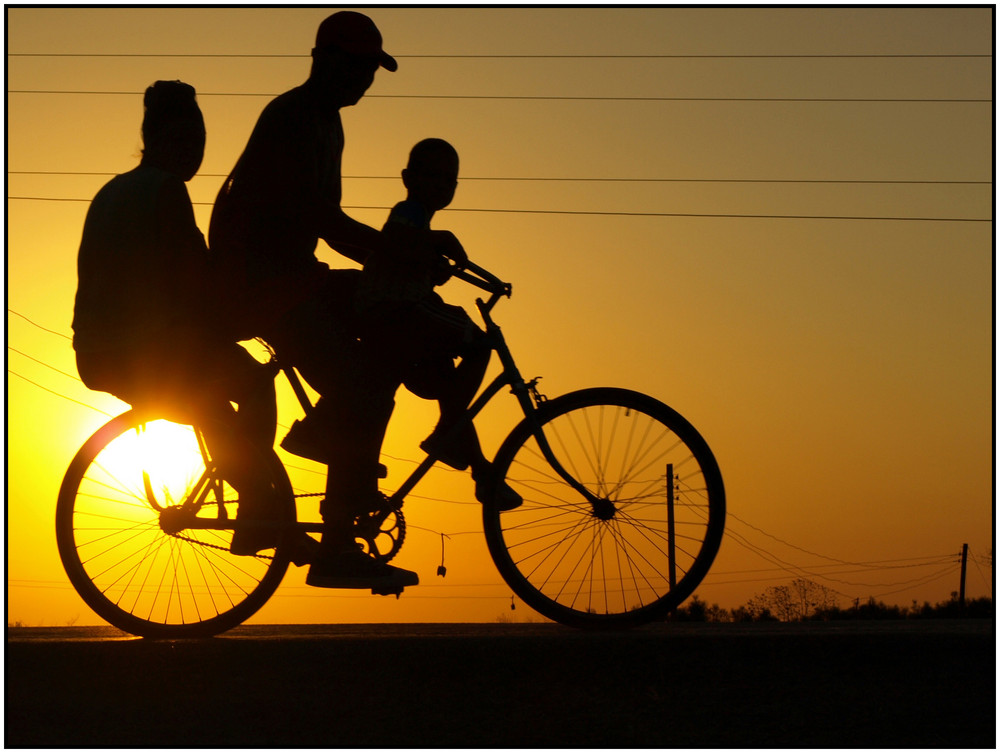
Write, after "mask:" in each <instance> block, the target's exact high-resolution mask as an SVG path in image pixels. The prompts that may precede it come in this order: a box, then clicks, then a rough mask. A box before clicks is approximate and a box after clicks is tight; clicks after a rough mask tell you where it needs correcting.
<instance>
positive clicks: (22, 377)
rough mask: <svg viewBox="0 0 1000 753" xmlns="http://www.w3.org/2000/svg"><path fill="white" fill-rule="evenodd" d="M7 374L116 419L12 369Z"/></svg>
mask: <svg viewBox="0 0 1000 753" xmlns="http://www.w3.org/2000/svg"><path fill="white" fill-rule="evenodd" d="M7 373H8V374H12V375H13V376H16V377H18V378H19V379H23V380H24V381H26V382H27V383H28V384H32V385H34V386H35V387H38V388H39V389H41V390H45V391H46V392H50V393H52V394H53V395H55V396H56V397H61V398H62V399H63V400H69V401H70V402H71V403H76V404H77V405H82V406H83V407H84V408H90V410H94V411H97V412H98V413H103V414H104V415H105V416H107V417H108V418H114V416H112V415H111V414H110V413H108V412H107V411H103V410H101V409H100V408H95V407H94V406H93V405H88V404H87V403H83V402H80V401H79V400H76V399H74V398H72V397H70V396H69V395H64V394H62V393H61V392H56V391H55V390H50V389H49V388H48V387H43V386H42V385H40V384H39V383H38V382H33V381H31V380H30V379H28V377H26V376H22V375H21V374H18V373H17V372H16V371H13V370H11V369H7Z"/></svg>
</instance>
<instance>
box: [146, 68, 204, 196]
mask: <svg viewBox="0 0 1000 753" xmlns="http://www.w3.org/2000/svg"><path fill="white" fill-rule="evenodd" d="M143 108H144V114H143V118H142V141H143V145H144V148H143V150H142V161H143V162H144V163H146V164H152V165H155V166H156V167H159V168H161V169H163V170H166V171H167V172H171V173H173V174H175V175H177V176H179V177H180V178H182V179H183V180H190V179H191V178H192V177H194V174H195V173H196V172H198V168H199V167H201V161H202V159H203V158H204V156H205V119H204V117H203V116H202V114H201V109H199V107H198V103H197V102H196V101H195V90H194V87H193V86H190V85H189V84H185V83H183V82H181V81H157V82H156V83H154V84H153V85H152V86H150V87H149V88H148V89H146V94H145V96H144V97H143Z"/></svg>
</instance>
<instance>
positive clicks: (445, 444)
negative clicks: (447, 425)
mask: <svg viewBox="0 0 1000 753" xmlns="http://www.w3.org/2000/svg"><path fill="white" fill-rule="evenodd" d="M447 434H448V430H441V429H440V427H438V428H435V429H434V431H432V432H431V435H430V436H429V437H427V439H425V440H424V441H423V442H421V443H420V449H421V450H423V451H424V452H426V453H427V454H428V455H433V456H434V458H435V460H438V461H439V462H441V463H444V464H445V465H447V466H450V467H451V468H454V469H455V470H456V471H464V470H465V469H466V468H468V467H469V457H468V455H469V452H468V450H467V449H466V448H465V446H464V444H463V443H462V442H461V440H460V439H452V440H451V441H447V440H446V439H445V437H446V436H447Z"/></svg>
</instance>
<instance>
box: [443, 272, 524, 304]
mask: <svg viewBox="0 0 1000 753" xmlns="http://www.w3.org/2000/svg"><path fill="white" fill-rule="evenodd" d="M451 276H452V277H457V278H458V279H459V280H462V281H463V282H467V283H469V284H470V285H474V286H475V287H477V288H479V289H480V290H485V291H486V292H487V293H490V294H491V295H492V296H493V300H492V301H491V304H492V303H494V302H495V299H497V298H499V297H501V296H506V297H507V298H510V294H511V291H512V288H513V286H512V285H511V284H510V283H509V282H504V281H503V280H501V279H500V278H499V277H497V276H496V275H494V274H492V273H490V272H487V271H486V270H485V269H483V268H482V267H480V266H479V265H477V264H473V263H472V262H466V263H465V264H464V265H462V266H461V267H458V266H453V267H452V269H451Z"/></svg>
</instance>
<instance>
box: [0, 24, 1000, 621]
mask: <svg viewBox="0 0 1000 753" xmlns="http://www.w3.org/2000/svg"><path fill="white" fill-rule="evenodd" d="M368 12H369V14H370V15H371V16H372V17H373V19H374V20H375V21H376V23H377V24H378V25H379V27H380V28H381V30H382V32H383V36H384V38H385V46H386V49H387V50H388V51H389V52H390V53H391V54H393V55H395V56H396V57H397V58H398V60H399V63H400V69H399V71H398V72H397V73H395V74H389V73H386V72H384V71H383V72H380V73H379V75H378V77H377V78H376V81H375V84H374V86H373V88H372V89H371V91H370V96H369V97H368V98H366V99H365V100H363V101H362V102H361V103H360V104H359V105H358V106H357V107H355V108H351V109H350V110H347V111H345V112H344V124H345V130H346V134H347V147H346V151H345V155H344V174H345V176H351V177H349V178H347V179H346V180H345V206H348V207H352V208H351V209H349V210H348V211H349V212H350V213H351V214H352V215H353V216H355V217H356V218H358V219H360V220H362V221H364V222H367V223H369V224H372V225H376V226H380V225H381V223H382V222H383V221H384V218H385V215H386V213H387V210H388V207H390V206H391V205H392V204H393V203H394V202H396V201H398V200H399V199H400V198H402V195H403V192H402V185H401V183H400V181H399V179H398V174H399V170H400V169H401V168H402V167H403V165H404V163H405V160H406V155H407V152H408V150H409V148H410V146H412V144H413V143H415V142H416V141H417V140H419V139H421V138H424V137H427V136H439V137H443V138H446V139H448V140H449V141H451V142H452V143H453V144H455V146H456V147H457V148H458V150H459V152H460V154H461V160H462V174H461V176H460V184H459V189H458V193H457V196H456V200H455V202H454V204H453V205H452V208H451V209H450V210H446V211H443V212H441V213H440V214H439V215H437V216H436V217H435V226H436V227H438V228H442V229H444V228H447V229H450V230H452V231H454V232H455V233H456V234H457V235H458V237H459V238H460V239H461V240H462V241H463V243H464V245H465V247H466V249H467V250H468V251H469V253H470V255H471V256H472V258H473V259H475V260H477V261H479V262H480V263H481V264H483V265H484V266H486V267H488V268H491V269H494V270H495V271H496V272H497V273H499V274H500V275H502V276H503V277H505V278H506V279H509V280H511V281H512V282H513V283H514V291H515V294H514V297H513V299H512V300H511V301H509V302H508V301H505V302H503V303H502V304H501V305H500V307H499V308H498V309H497V317H498V321H499V322H500V324H501V325H502V326H503V328H504V332H505V334H506V335H507V338H508V341H509V343H510V344H511V346H512V348H513V350H514V353H515V355H516V356H517V358H518V361H519V364H520V365H521V368H522V370H523V371H524V373H525V375H526V376H529V377H530V376H535V375H536V374H540V375H543V376H544V380H543V382H542V388H543V390H544V391H545V392H546V393H548V394H549V395H550V396H555V395H557V394H560V393H563V392H567V391H569V390H572V389H576V388H580V387H589V386H605V385H607V386H623V387H630V388H633V389H637V390H640V391H644V392H648V393H650V394H652V395H654V396H656V397H658V398H660V399H661V400H663V401H664V402H666V403H668V404H670V405H671V406H672V407H674V408H675V409H677V410H678V411H680V412H681V413H682V414H684V415H685V416H686V417H687V418H688V419H689V420H690V421H691V422H692V423H694V424H695V426H697V427H698V428H699V430H700V431H701V432H702V434H703V435H704V436H705V438H706V439H707V440H708V442H709V444H710V445H711V446H712V447H713V449H714V451H715V453H716V455H717V457H718V460H719V463H720V465H721V467H722V472H723V476H724V478H725V482H726V490H727V496H728V500H729V507H730V512H731V515H730V517H729V519H728V523H727V529H728V535H727V536H726V538H725V540H724V542H723V545H722V550H721V552H720V555H719V557H718V558H717V560H716V562H715V565H714V567H713V569H712V572H711V573H710V574H709V576H708V578H707V579H706V581H705V583H704V584H703V586H702V587H701V588H700V589H699V591H698V594H699V596H701V598H703V599H704V600H705V601H708V602H710V603H712V602H715V603H719V604H720V605H722V606H725V607H735V606H739V605H740V604H742V603H744V602H745V601H746V600H747V599H748V598H750V597H751V596H753V595H754V594H755V593H759V592H761V591H763V590H764V589H765V588H767V587H768V586H771V585H779V584H782V583H786V582H788V581H789V580H791V579H793V578H795V577H808V578H810V579H813V580H816V581H817V582H819V583H821V584H823V585H825V586H827V587H829V588H833V589H835V590H836V591H837V592H838V593H839V594H840V595H841V597H842V604H844V605H846V604H847V603H848V601H849V600H853V599H855V598H861V599H867V598H868V597H869V596H874V597H876V598H877V599H881V600H884V601H886V602H888V603H898V604H904V605H905V604H909V603H910V601H911V600H913V599H916V600H918V601H924V600H929V601H931V602H936V601H940V600H944V599H946V598H948V595H949V593H950V592H952V591H954V590H957V588H958V582H959V580H958V579H959V573H958V553H959V551H960V550H961V547H962V544H963V543H968V544H969V545H970V548H971V552H972V562H971V563H970V566H969V575H968V589H969V595H971V596H976V595H988V594H990V593H991V591H992V569H991V564H990V562H989V559H988V558H989V557H990V556H991V554H992V538H993V514H992V507H993V505H992V500H993V469H992V463H993V448H992V441H993V373H992V369H993V352H992V349H993V330H992V327H993V300H992V296H993V237H992V234H993V226H992V222H990V221H988V220H990V219H991V218H992V185H991V182H990V181H991V178H992V168H993V164H992V147H993V123H992V114H993V104H992V94H993V92H992V81H991V73H992V70H993V61H992V59H991V58H990V57H988V56H989V55H990V53H991V50H992V44H993V42H992V33H993V21H994V19H993V12H992V9H991V8H978V9H977V8H972V9H969V8H965V9H961V8H958V9H947V8H945V9H942V8H921V7H916V8H888V9H872V8H869V9H852V8H828V9H813V8H784V9H783V8H774V9H761V8H711V7H706V8H696V9H676V8H642V9H624V10H623V9H615V8H601V9H595V8H578V9H559V8H553V9H532V8H523V9H509V8H501V9H483V8H465V9H448V8H444V9H421V8H374V9H371V10H369V11H368ZM326 14H327V11H326V10H324V9H322V8H309V7H306V8H294V9H274V8H242V9H230V8H216V9H205V8H185V9H176V8H174V9H144V8H143V9H119V8H98V9H93V8H19V7H8V8H7V9H6V21H7V52H8V58H7V74H8V90H9V93H8V98H7V103H8V110H7V170H8V182H7V193H8V201H7V241H8V245H7V249H8V251H7V280H8V284H7V306H8V317H7V346H8V350H7V364H8V379H7V422H8V423H7V440H8V442H7V469H8V473H7V501H8V505H7V525H8V528H7V531H8V536H7V577H8V620H10V621H13V620H20V621H21V622H23V623H25V624H47V625H53V624H55V625H59V624H65V623H67V622H71V621H74V620H75V621H77V624H92V623H94V622H95V621H96V618H95V617H94V616H92V615H91V613H90V612H89V610H88V609H87V607H85V606H84V605H83V603H82V602H81V601H80V600H79V599H78V598H77V597H76V595H75V594H74V592H73V591H72V589H71V587H70V586H69V584H68V582H67V580H66V578H65V576H64V574H63V572H62V568H61V565H60V563H59V559H58V554H57V552H56V547H55V540H54V533H53V530H54V508H55V499H56V493H57V490H58V485H59V482H60V480H61V477H62V474H63V473H64V472H65V469H66V466H67V465H68V463H69V461H70V459H71V458H72V456H73V453H74V452H75V450H76V448H77V447H78V446H79V445H80V444H81V443H82V441H83V440H84V439H85V438H86V437H87V436H88V435H89V434H90V433H92V432H93V431H94V430H95V429H96V428H97V427H98V426H99V425H100V424H101V423H102V422H103V421H104V420H105V416H104V415H102V413H101V411H103V412H106V413H109V414H114V413H117V412H118V411H120V410H121V409H122V408H123V405H122V404H121V403H120V402H118V401H117V400H115V399H114V398H111V397H110V396H106V395H100V394H96V393H91V392H89V391H88V390H87V389H86V388H85V387H84V386H83V385H82V384H81V383H80V382H79V381H78V380H77V379H76V378H75V366H74V361H73V353H72V348H71V346H70V343H69V340H68V339H67V336H68V335H69V334H70V328H69V325H70V320H71V318H72V302H73V293H74V290H75V283H76V280H75V255H76V250H77V247H78V244H79V238H80V231H81V228H82V225H83V218H84V216H85V213H86V210H87V201H89V199H90V198H91V197H92V196H93V195H94V193H95V192H96V191H97V190H98V188H99V187H100V186H101V185H102V184H103V183H104V182H105V181H106V180H107V179H108V177H109V175H100V174H94V173H109V174H111V173H116V172H123V171H126V170H128V169H130V168H131V167H133V166H134V165H135V164H136V162H137V158H138V153H139V149H140V147H141V144H140V140H139V123H140V118H141V92H142V91H143V89H144V88H145V87H146V86H147V85H148V84H150V83H151V82H152V81H154V80H156V79H182V80H185V81H187V82H189V83H191V84H192V85H194V86H195V87H196V89H197V90H198V92H199V100H200V103H201V106H202V109H203V111H204V113H205V118H206V125H207V128H208V147H207V150H206V157H205V161H204V163H203V165H202V169H201V172H200V174H199V175H198V176H196V177H195V178H194V179H193V180H192V181H191V183H190V184H189V189H190V192H191V195H192V199H193V201H194V202H195V203H196V216H197V219H198V222H199V224H200V226H201V227H202V229H203V230H207V227H208V219H209V215H210V209H211V208H210V204H211V202H212V200H213V198H214V196H215V193H216V191H217V190H218V187H219V185H220V184H221V182H222V179H223V177H224V175H225V174H226V173H227V172H228V171H229V169H230V168H231V167H232V165H233V163H234V161H235V159H236V157H237V156H238V155H239V152H240V151H241V150H242V148H243V145H244V144H245V142H246V138H247V136H248V135H249V132H250V129H251V128H252V127H253V124H254V121H255V118H256V116H257V114H258V113H259V112H260V110H261V108H262V107H263V106H264V104H265V103H266V102H267V100H268V96H264V95H269V96H273V95H276V94H279V93H281V92H282V91H285V90H286V89H288V88H291V87H293V86H296V85H298V84H299V83H301V82H302V81H303V80H304V79H305V77H306V75H307V73H308V51H309V48H310V47H311V45H312V41H313V36H314V34H315V28H316V25H317V24H318V23H319V21H320V20H322V19H323V18H324V17H325V15H326ZM44 54H49V55H50V56H44ZM38 55H43V56H38ZM74 55H76V56H74ZM149 55H156V57H149ZM192 55H194V56H200V57H190V56H192ZM251 55H258V56H259V55H273V56H275V57H248V56H251ZM184 56H188V57H184ZM465 56H469V57H465ZM518 56H529V57H518ZM531 56H536V57H531ZM537 56H552V57H537ZM576 56H583V57H576ZM602 56H603V57H602ZM608 56H626V57H608ZM628 56H646V57H628ZM734 56H735V57H734ZM70 92H87V93H70ZM818 100H827V101H818ZM830 100H832V101H830ZM859 100H865V101H859ZM943 100H947V101H943ZM39 173H45V174H39ZM52 173H57V174H52ZM357 176H367V177H363V178H362V177H357ZM513 178H518V179H521V180H501V179H513ZM555 179H562V180H555ZM364 207H369V208H364ZM863 218H882V219H863ZM983 220H987V221H983ZM318 253H319V255H320V257H321V258H322V259H323V260H324V261H327V262H329V263H330V264H332V265H334V266H347V265H348V263H347V262H346V260H343V259H342V258H341V257H339V256H337V255H336V254H334V253H333V252H331V251H330V250H329V249H327V248H325V247H324V246H322V244H321V249H320V250H319V252H318ZM444 293H445V296H446V297H448V298H450V299H451V300H453V301H455V302H459V303H466V302H468V300H469V297H468V295H466V294H465V292H464V291H462V290H460V289H454V290H453V289H452V288H451V287H448V288H445V289H444ZM47 330H51V331H47ZM502 397H503V396H502ZM398 403H399V408H398V410H397V415H396V416H395V418H394V420H393V424H392V426H391V428H390V435H389V437H388V439H387V441H386V445H385V452H386V454H387V462H388V465H389V466H390V477H389V479H388V480H387V484H388V488H394V487H392V484H393V483H398V482H399V480H400V479H401V478H402V477H403V476H404V475H405V472H406V470H407V469H408V468H410V467H412V463H411V462H410V461H411V460H412V459H415V458H416V457H417V453H416V449H415V448H416V444H417V443H418V442H419V441H420V440H421V439H422V438H423V437H424V436H426V434H427V433H428V432H429V430H430V428H431V427H432V426H433V423H434V421H435V419H436V409H434V408H433V407H432V406H430V405H428V404H424V403H421V401H419V400H417V399H415V398H411V397H406V396H401V397H400V398H399V400H398ZM508 408H509V406H507V407H503V408H501V409H498V410H496V411H491V412H490V413H489V414H487V415H485V416H484V417H483V419H482V420H481V421H480V428H481V432H482V434H483V436H484V441H485V444H486V445H487V448H488V449H489V448H494V449H495V447H496V446H497V443H498V442H499V441H500V440H501V439H502V438H503V436H504V435H505V434H506V432H507V431H508V430H509V429H510V428H511V426H512V425H513V421H514V414H513V413H512V412H511V411H510V410H509V409H508ZM281 409H282V413H281V416H280V419H279V420H280V421H281V423H282V424H283V425H285V426H288V425H290V424H291V422H292V421H293V420H295V419H296V418H298V413H296V408H295V405H294V403H293V402H291V401H290V400H288V395H287V394H285V395H283V399H282V404H281ZM283 457H285V458H286V459H289V458H288V457H287V456H284V455H283ZM290 462H291V463H292V464H293V465H295V466H297V467H300V468H303V469H305V470H294V471H293V480H294V481H295V483H297V484H298V485H300V486H301V487H303V488H306V487H308V488H312V487H315V490H316V491H319V490H320V489H321V485H322V478H321V476H319V474H318V473H316V472H315V469H314V468H312V467H310V466H309V463H308V462H307V461H299V460H291V461H290ZM415 494H416V495H418V496H417V497H415V498H413V499H412V500H411V502H410V503H408V505H407V508H406V510H407V521H408V523H409V525H410V528H411V531H410V535H409V536H408V539H407V543H406V546H405V548H404V550H403V552H402V553H401V554H400V556H399V560H398V561H399V564H401V565H402V566H404V567H409V568H411V569H415V570H417V571H418V572H419V573H420V574H421V577H422V581H423V585H421V586H419V587H417V588H415V589H411V590H408V591H407V593H406V594H405V596H404V597H403V598H402V599H401V600H399V601H396V600H394V599H378V598H375V597H371V596H367V595H363V594H352V593H350V592H328V591H319V590H314V589H308V588H306V587H305V586H304V583H303V579H304V573H303V572H301V571H294V572H290V573H289V575H288V576H287V577H286V581H285V583H284V584H283V586H282V588H281V589H279V591H278V593H277V595H276V596H275V597H274V599H273V600H272V602H271V603H270V604H269V605H268V606H267V607H265V609H264V610H263V611H262V612H261V613H260V614H259V615H258V616H257V617H256V618H255V619H256V621H259V622H311V621H319V622H355V621H374V620H379V621H381V620H386V621H436V620H477V621H490V620H494V619H497V618H498V616H500V615H510V616H513V617H516V618H519V619H525V618H527V617H528V614H529V612H528V610H527V608H526V607H523V606H522V607H521V610H520V611H518V612H515V613H510V612H509V609H510V600H511V596H510V590H509V588H507V587H506V586H505V585H504V584H503V582H502V581H501V579H500V578H499V576H498V575H497V574H496V571H495V569H494V568H493V566H492V564H491V563H490V561H489V557H488V554H487V552H486V546H485V543H484V541H483V538H482V527H481V522H480V519H479V508H478V505H477V504H474V503H473V504H470V503H471V502H473V497H472V485H471V481H470V480H469V479H468V478H467V477H466V476H464V475H462V474H459V473H456V472H452V471H444V470H435V471H434V472H432V474H431V475H430V476H429V477H428V478H427V479H426V480H425V481H424V482H423V483H422V484H421V485H420V486H419V487H418V488H417V489H416V492H415ZM303 509H306V508H303ZM309 514H312V513H311V512H309ZM441 533H446V534H449V535H451V538H450V539H449V540H448V542H447V550H446V551H447V554H446V564H447V565H448V576H447V577H446V578H445V579H441V578H436V577H435V575H434V570H435V568H436V566H437V565H438V564H439V562H440V555H441V552H440V543H441V537H440V534H441Z"/></svg>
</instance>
